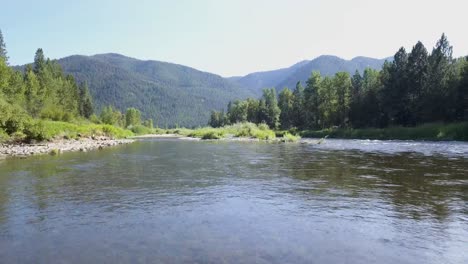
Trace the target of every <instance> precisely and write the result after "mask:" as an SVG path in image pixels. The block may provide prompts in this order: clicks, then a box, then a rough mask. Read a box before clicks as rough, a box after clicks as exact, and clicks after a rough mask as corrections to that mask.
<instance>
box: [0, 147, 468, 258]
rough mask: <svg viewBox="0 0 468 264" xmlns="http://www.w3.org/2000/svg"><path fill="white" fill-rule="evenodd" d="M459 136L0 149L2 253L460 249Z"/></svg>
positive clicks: (460, 253)
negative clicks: (3, 152)
mask: <svg viewBox="0 0 468 264" xmlns="http://www.w3.org/2000/svg"><path fill="white" fill-rule="evenodd" d="M467 171H468V148H467V144H464V143H427V142H426V143H423V142H379V141H357V140H327V141H326V143H325V144H323V145H309V144H266V143H256V144H252V143H242V142H231V143H229V142H186V141H177V140H145V141H141V142H137V143H135V144H131V145H128V146H123V147H119V148H114V149H107V150H102V151H95V152H88V153H66V154H63V155H61V156H58V157H49V156H41V157H32V158H29V159H25V160H20V159H8V160H5V161H0V260H2V261H0V262H2V263H3V262H5V263H17V262H20V263H50V262H67V263H85V262H94V263H138V262H156V263H158V262H159V263H161V262H163V263H164V262H166V263H174V262H177V263H193V262H200V263H239V262H240V263H253V262H254V263H343V262H347V263H468V253H467V251H466V245H467V244H468V206H467V204H468V176H467Z"/></svg>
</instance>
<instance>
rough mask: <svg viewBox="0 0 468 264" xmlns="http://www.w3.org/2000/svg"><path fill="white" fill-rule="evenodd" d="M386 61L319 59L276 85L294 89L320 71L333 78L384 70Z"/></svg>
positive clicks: (278, 88) (280, 87) (333, 57)
mask: <svg viewBox="0 0 468 264" xmlns="http://www.w3.org/2000/svg"><path fill="white" fill-rule="evenodd" d="M384 62H385V59H373V58H367V57H356V58H354V59H352V60H344V59H342V58H339V57H336V56H330V55H324V56H320V57H317V58H315V59H313V60H311V61H309V62H308V63H307V64H305V65H303V66H302V67H300V68H299V69H297V70H296V71H295V72H293V73H292V74H291V75H289V76H288V77H287V78H286V79H285V80H283V81H282V82H279V83H277V84H276V86H275V87H276V88H277V90H280V89H283V88H284V87H289V88H290V89H293V88H294V87H295V86H296V83H297V82H298V81H301V82H302V84H303V85H305V82H306V81H307V79H308V78H309V77H310V74H311V73H312V72H313V71H319V72H320V73H321V74H322V75H323V76H331V75H334V74H335V73H337V72H348V73H350V74H354V73H355V72H356V70H358V71H359V72H361V73H362V72H363V71H364V70H365V69H366V68H372V69H379V70H380V68H382V65H383V64H384Z"/></svg>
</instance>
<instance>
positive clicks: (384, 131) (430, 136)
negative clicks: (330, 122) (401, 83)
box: [301, 122, 468, 141]
mask: <svg viewBox="0 0 468 264" xmlns="http://www.w3.org/2000/svg"><path fill="white" fill-rule="evenodd" d="M301 136H303V137H312V138H323V137H326V136H328V137H330V138H354V139H382V140H392V139H399V140H463V141H467V140H468V123H467V122H464V123H452V124H441V123H433V124H424V125H420V126H416V127H401V126H397V127H388V128H367V129H352V128H335V129H333V128H332V129H324V130H320V131H310V130H309V131H302V132H301Z"/></svg>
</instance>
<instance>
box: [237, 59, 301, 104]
mask: <svg viewBox="0 0 468 264" xmlns="http://www.w3.org/2000/svg"><path fill="white" fill-rule="evenodd" d="M308 63H309V61H307V60H304V61H301V62H298V63H296V64H294V65H293V66H291V67H289V68H283V69H279V70H273V71H264V72H255V73H251V74H248V75H246V76H244V77H231V78H230V79H231V80H233V81H236V82H237V83H239V84H240V85H241V86H243V87H246V88H248V89H250V90H252V91H253V92H254V93H255V94H256V95H257V96H260V95H261V94H262V90H263V88H271V87H275V86H276V85H278V84H279V83H281V82H283V81H284V80H285V79H286V78H288V77H289V76H291V75H292V74H293V73H294V72H295V71H296V70H297V69H300V68H301V67H303V66H304V65H306V64H308Z"/></svg>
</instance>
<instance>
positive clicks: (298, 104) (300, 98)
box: [292, 81, 305, 128]
mask: <svg viewBox="0 0 468 264" xmlns="http://www.w3.org/2000/svg"><path fill="white" fill-rule="evenodd" d="M304 104H305V99H304V87H302V84H301V82H299V81H298V82H297V83H296V88H295V89H294V91H293V109H292V112H293V114H292V118H293V120H292V125H293V126H295V127H297V128H303V127H304V126H305V111H304Z"/></svg>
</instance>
